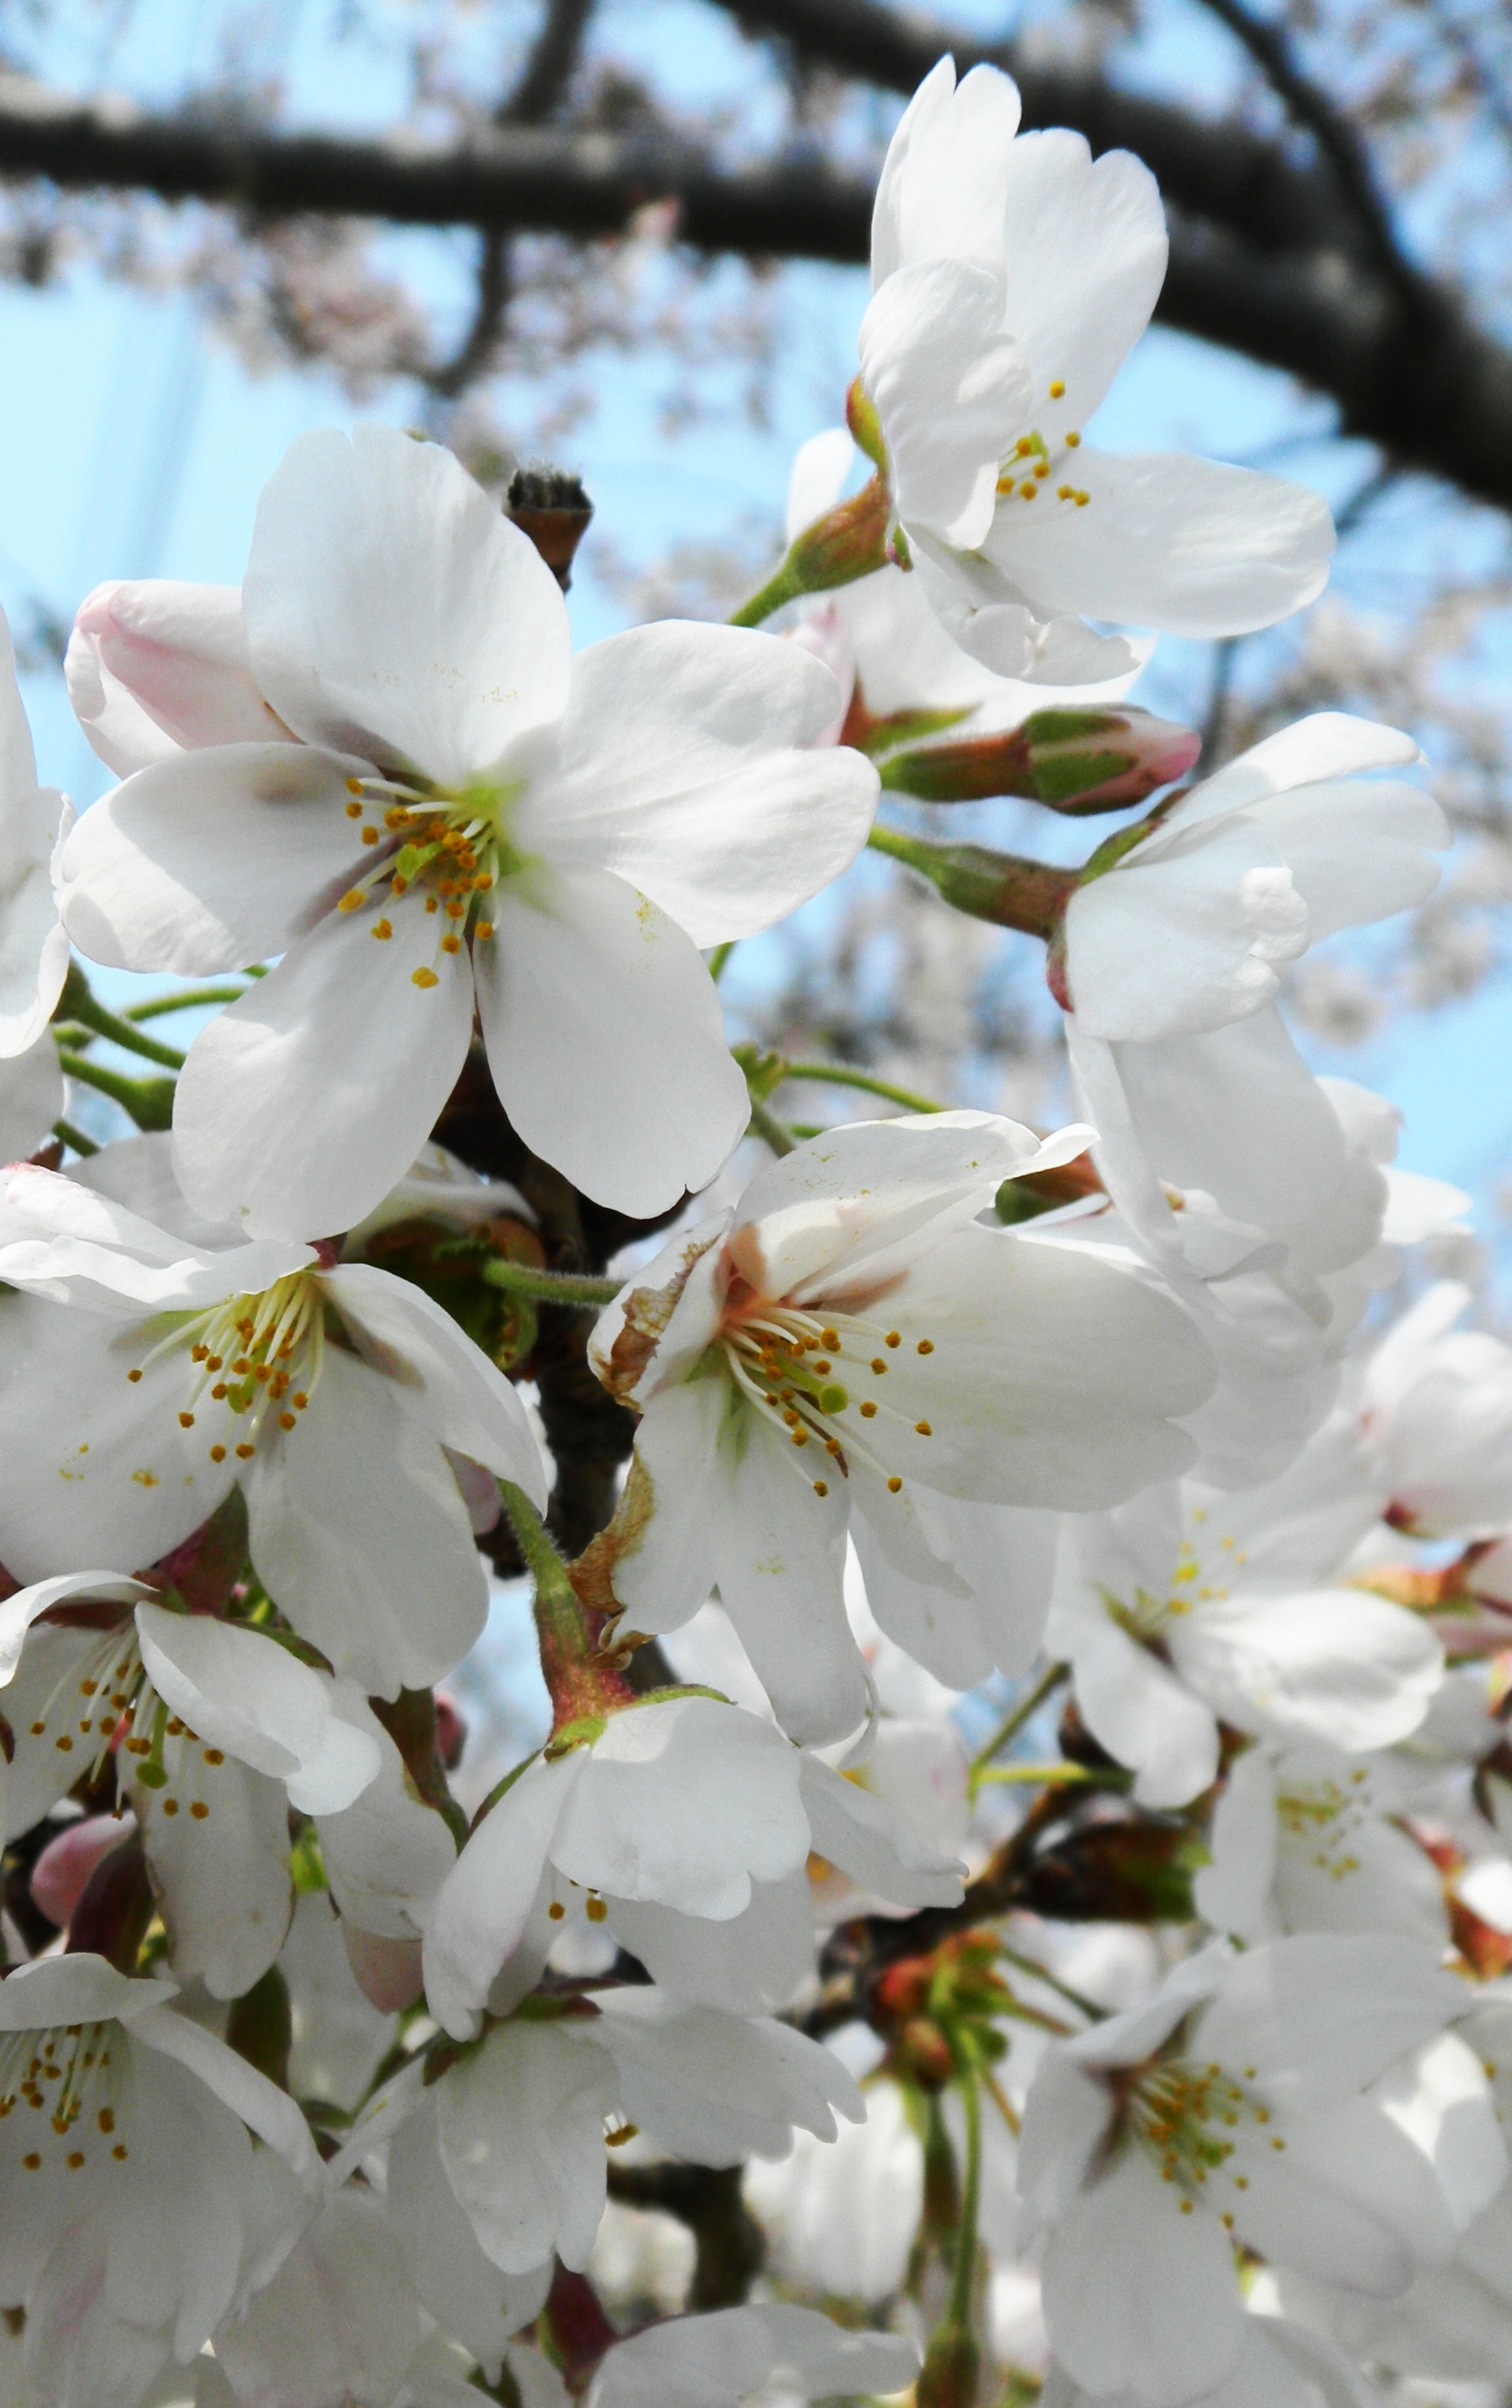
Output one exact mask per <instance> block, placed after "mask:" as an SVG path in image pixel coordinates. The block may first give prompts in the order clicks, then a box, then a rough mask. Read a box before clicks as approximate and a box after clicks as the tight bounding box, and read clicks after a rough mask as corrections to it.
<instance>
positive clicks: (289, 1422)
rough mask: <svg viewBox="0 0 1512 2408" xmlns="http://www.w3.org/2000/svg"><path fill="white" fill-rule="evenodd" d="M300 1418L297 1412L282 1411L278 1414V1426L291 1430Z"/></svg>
mask: <svg viewBox="0 0 1512 2408" xmlns="http://www.w3.org/2000/svg"><path fill="white" fill-rule="evenodd" d="M298 1419H299V1415H298V1414H297V1413H280V1414H279V1415H278V1427H279V1428H280V1429H285V1430H291V1429H292V1428H293V1426H294V1424H295V1423H296V1422H297V1421H298Z"/></svg>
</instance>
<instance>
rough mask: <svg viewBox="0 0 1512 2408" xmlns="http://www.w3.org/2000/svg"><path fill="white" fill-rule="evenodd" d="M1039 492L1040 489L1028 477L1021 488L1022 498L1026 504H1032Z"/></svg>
mask: <svg viewBox="0 0 1512 2408" xmlns="http://www.w3.org/2000/svg"><path fill="white" fill-rule="evenodd" d="M1038 491H1039V487H1038V486H1037V485H1036V484H1034V483H1033V482H1032V481H1031V480H1030V479H1028V478H1027V477H1026V478H1025V480H1024V481H1023V483H1022V484H1021V485H1020V488H1019V492H1020V497H1021V498H1022V499H1023V500H1024V501H1026V502H1032V501H1033V500H1034V495H1036V494H1037V493H1038Z"/></svg>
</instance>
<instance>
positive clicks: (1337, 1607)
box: [1168, 1588, 1444, 1751]
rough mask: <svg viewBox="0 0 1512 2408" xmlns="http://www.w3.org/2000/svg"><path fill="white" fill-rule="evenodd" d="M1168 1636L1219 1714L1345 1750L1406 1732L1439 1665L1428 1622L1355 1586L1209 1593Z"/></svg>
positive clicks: (1417, 1718) (1439, 1651)
mask: <svg viewBox="0 0 1512 2408" xmlns="http://www.w3.org/2000/svg"><path fill="white" fill-rule="evenodd" d="M1168 1638H1169V1643H1170V1647H1171V1653H1172V1656H1173V1658H1174V1660H1175V1662H1176V1664H1177V1668H1178V1670H1180V1672H1181V1673H1182V1675H1183V1677H1184V1678H1185V1679H1186V1680H1188V1681H1190V1682H1191V1685H1192V1686H1193V1688H1195V1689H1198V1690H1200V1692H1201V1693H1202V1695H1203V1696H1204V1697H1205V1698H1206V1699H1208V1700H1209V1702H1210V1703H1211V1705H1212V1706H1213V1708H1214V1711H1215V1712H1216V1713H1219V1714H1220V1715H1221V1716H1222V1717H1223V1719H1224V1720H1225V1721H1228V1722H1237V1723H1238V1724H1239V1727H1241V1728H1242V1729H1254V1728H1260V1729H1268V1730H1274V1731H1278V1732H1287V1733H1295V1735H1296V1736H1297V1737H1298V1738H1309V1739H1319V1740H1326V1741H1327V1742H1329V1743H1330V1744H1331V1745H1333V1746H1334V1747H1340V1748H1344V1749H1347V1750H1350V1751H1359V1750H1362V1749H1366V1748H1376V1747H1391V1745H1393V1744H1394V1742H1396V1741H1398V1740H1402V1739H1405V1738H1406V1737H1407V1735H1408V1733H1409V1732H1411V1731H1415V1730H1416V1729H1417V1727H1418V1725H1419V1723H1420V1722H1421V1720H1422V1718H1423V1715H1424V1714H1425V1713H1427V1711H1428V1701H1429V1699H1430V1698H1431V1697H1432V1696H1433V1694H1434V1690H1435V1689H1436V1688H1437V1687H1438V1684H1439V1682H1440V1681H1441V1680H1442V1678H1443V1671H1444V1654H1443V1648H1442V1645H1441V1643H1440V1641H1439V1639H1438V1637H1437V1635H1436V1633H1435V1632H1434V1630H1433V1628H1432V1627H1430V1625H1428V1624H1427V1623H1425V1622H1424V1621H1423V1620H1422V1618H1421V1617H1420V1616H1419V1615H1418V1614H1416V1613H1408V1612H1407V1610H1406V1609H1405V1607H1404V1606H1400V1605H1392V1604H1391V1603H1390V1602H1389V1601H1388V1600H1387V1599H1386V1598H1379V1597H1371V1596H1368V1595H1367V1594H1366V1593H1365V1592H1364V1591H1363V1590H1362V1589H1347V1588H1333V1589H1328V1588H1320V1589H1314V1590H1311V1591H1310V1592H1307V1593H1305V1594H1304V1595H1301V1596H1297V1597H1285V1598H1262V1597H1246V1596H1244V1595H1243V1594H1242V1593H1241V1594H1240V1595H1239V1596H1237V1597H1235V1598H1231V1599H1229V1600H1228V1601H1227V1602H1226V1603H1225V1602H1222V1601H1220V1599H1217V1598H1214V1599H1213V1600H1211V1601H1210V1602H1208V1603H1206V1604H1202V1605H1198V1606H1196V1607H1194V1609H1193V1611H1192V1612H1191V1614H1189V1615H1185V1616H1183V1617H1181V1618H1180V1619H1179V1620H1177V1621H1173V1623H1172V1625H1171V1627H1170V1630H1169V1633H1168Z"/></svg>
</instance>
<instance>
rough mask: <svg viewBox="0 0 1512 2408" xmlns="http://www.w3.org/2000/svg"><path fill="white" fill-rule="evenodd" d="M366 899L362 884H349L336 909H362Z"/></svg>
mask: <svg viewBox="0 0 1512 2408" xmlns="http://www.w3.org/2000/svg"><path fill="white" fill-rule="evenodd" d="M366 900H367V897H366V896H365V895H364V892H363V890H362V888H361V887H360V886H349V887H348V889H347V891H346V893H345V895H343V896H342V898H341V900H340V902H339V903H338V904H337V905H336V910H338V911H360V910H362V908H363V905H364V903H365V902H366Z"/></svg>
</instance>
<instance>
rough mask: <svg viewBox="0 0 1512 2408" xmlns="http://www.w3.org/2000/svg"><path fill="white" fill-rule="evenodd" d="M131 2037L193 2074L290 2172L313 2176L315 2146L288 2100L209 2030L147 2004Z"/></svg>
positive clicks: (286, 2093)
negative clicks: (248, 2127)
mask: <svg viewBox="0 0 1512 2408" xmlns="http://www.w3.org/2000/svg"><path fill="white" fill-rule="evenodd" d="M131 2035H132V2039H133V2041H134V2042H139V2043H140V2044H141V2045H142V2046H143V2047H144V2048H151V2049H156V2050H158V2051H159V2052H160V2053H161V2054H162V2055H163V2056H164V2057H172V2058H173V2059H174V2060H175V2062H176V2063H177V2064H179V2065H182V2066H186V2067H187V2068H188V2070H189V2071H190V2072H191V2073H193V2074H196V2075H197V2076H198V2077H199V2079H200V2081H201V2082H203V2083H204V2084H205V2085H206V2087H207V2089H208V2090H212V2091H213V2092H214V2093H215V2096H216V2097H217V2098H218V2099H219V2100H221V2104H222V2105H223V2106H226V2107H229V2108H230V2109H231V2111H232V2113H233V2114H235V2115H239V2116H240V2117H241V2120H242V2122H243V2123H244V2124H246V2125H249V2126H250V2128H251V2129H252V2130H253V2131H254V2132H255V2133H256V2134H257V2137H258V2139H259V2140H260V2141H265V2142H266V2143H267V2144H268V2147H269V2148H270V2149H276V2150H277V2151H278V2156H279V2157H282V2159H283V2161H284V2163H285V2165H286V2166H288V2167H289V2168H290V2170H291V2171H292V2172H293V2173H295V2174H298V2175H299V2176H301V2177H302V2178H304V2177H307V2176H309V2175H313V2174H314V2173H315V2172H316V2171H317V2168H318V2165H319V2159H318V2158H317V2157H316V2155H315V2144H314V2143H313V2142H312V2141H311V2139H310V2136H309V2127H308V2125H307V2123H306V2121H305V2118H304V2115H303V2114H301V2112H300V2110H299V2108H298V2107H297V2106H296V2104H295V2103H294V2101H293V2100H292V2099H291V2098H290V2096H289V2094H288V2092H287V2091H286V2090H279V2089H278V2087H277V2085H275V2084H274V2083H271V2082H269V2081H268V2079H267V2077H266V2075H265V2074H262V2073H259V2072H258V2071H257V2070H256V2068H255V2066H251V2065H249V2063H248V2062H247V2059H246V2058H245V2057H238V2056H237V2054H236V2052H235V2049H231V2048H227V2046H226V2044H225V2042H224V2041H221V2040H217V2038H216V2036H215V2034H214V2033H213V2032H210V2031H207V2030H206V2029H205V2028H204V2026H203V2025H201V2024H196V2023H192V2022H191V2021H190V2019H189V2017H188V2016H187V2015H180V2014H174V2012H173V2010H172V2009H171V2008H169V2007H165V2006H150V2007H149V2008H148V2010H147V2013H146V2014H139V2015H136V2017H135V2018H134V2019H133V2022H132V2026H131Z"/></svg>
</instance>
